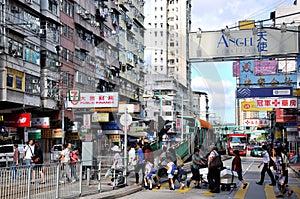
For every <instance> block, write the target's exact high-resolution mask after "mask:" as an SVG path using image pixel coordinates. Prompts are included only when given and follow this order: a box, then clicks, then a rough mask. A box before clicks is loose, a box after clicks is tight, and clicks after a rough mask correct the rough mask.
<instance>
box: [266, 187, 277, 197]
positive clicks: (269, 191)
mask: <svg viewBox="0 0 300 199" xmlns="http://www.w3.org/2000/svg"><path fill="white" fill-rule="evenodd" d="M265 193H266V198H267V199H274V198H276V195H275V193H274V186H269V185H266V186H265Z"/></svg>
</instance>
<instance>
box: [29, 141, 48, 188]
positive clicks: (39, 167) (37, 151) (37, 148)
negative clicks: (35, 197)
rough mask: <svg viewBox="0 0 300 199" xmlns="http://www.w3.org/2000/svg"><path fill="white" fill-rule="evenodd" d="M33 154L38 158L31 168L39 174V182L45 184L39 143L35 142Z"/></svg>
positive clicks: (33, 179)
mask: <svg viewBox="0 0 300 199" xmlns="http://www.w3.org/2000/svg"><path fill="white" fill-rule="evenodd" d="M34 155H35V156H36V157H37V158H38V160H37V162H34V166H33V169H34V170H35V171H36V172H38V173H39V174H40V176H41V182H40V184H45V174H44V170H43V163H44V157H43V151H42V148H41V146H40V144H39V143H35V147H34ZM32 181H35V176H33V178H32Z"/></svg>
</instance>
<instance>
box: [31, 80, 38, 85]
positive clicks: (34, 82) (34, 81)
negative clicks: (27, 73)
mask: <svg viewBox="0 0 300 199" xmlns="http://www.w3.org/2000/svg"><path fill="white" fill-rule="evenodd" d="M31 82H32V83H33V84H37V83H39V80H37V79H33V80H32V81H31Z"/></svg>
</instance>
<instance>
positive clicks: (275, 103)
mask: <svg viewBox="0 0 300 199" xmlns="http://www.w3.org/2000/svg"><path fill="white" fill-rule="evenodd" d="M255 103H256V107H265V108H297V98H280V99H278V98H274V99H272V98H269V99H256V100H255Z"/></svg>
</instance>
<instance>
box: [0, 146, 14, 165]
mask: <svg viewBox="0 0 300 199" xmlns="http://www.w3.org/2000/svg"><path fill="white" fill-rule="evenodd" d="M13 158H14V145H13V144H5V145H0V166H4V167H9V166H11V165H12V162H13Z"/></svg>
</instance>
